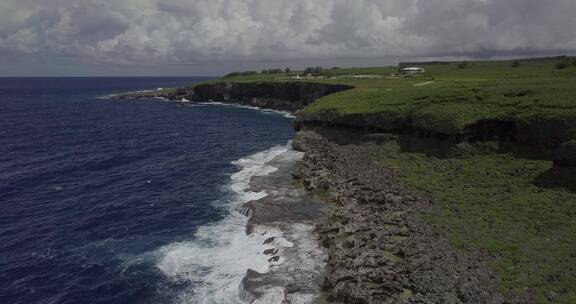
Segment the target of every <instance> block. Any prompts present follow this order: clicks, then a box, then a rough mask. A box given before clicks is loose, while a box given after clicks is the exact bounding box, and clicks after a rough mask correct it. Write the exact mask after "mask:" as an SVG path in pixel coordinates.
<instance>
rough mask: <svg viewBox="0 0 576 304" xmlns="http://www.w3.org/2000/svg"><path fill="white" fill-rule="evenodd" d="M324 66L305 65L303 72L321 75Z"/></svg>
mask: <svg viewBox="0 0 576 304" xmlns="http://www.w3.org/2000/svg"><path fill="white" fill-rule="evenodd" d="M323 70H324V68H322V67H321V66H317V67H307V68H306V70H305V71H304V74H312V75H321V74H322V71H323Z"/></svg>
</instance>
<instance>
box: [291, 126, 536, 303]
mask: <svg viewBox="0 0 576 304" xmlns="http://www.w3.org/2000/svg"><path fill="white" fill-rule="evenodd" d="M333 135H334V137H338V136H336V134H333ZM345 136H348V137H351V138H352V139H350V140H344V141H345V142H347V144H343V145H339V144H337V143H335V142H333V141H329V140H328V139H327V138H326V137H324V136H321V135H319V134H318V133H316V132H314V131H310V130H307V131H301V132H299V133H298V134H297V136H296V137H295V139H294V142H293V145H294V147H296V148H298V149H300V150H301V151H305V155H304V158H303V160H302V162H301V163H300V165H299V166H298V167H297V168H296V170H295V172H294V177H295V178H297V179H299V180H300V181H301V182H302V183H303V184H304V185H306V186H307V188H308V189H309V190H312V191H322V192H324V193H326V194H327V195H328V196H329V197H330V198H331V199H333V200H334V204H335V205H336V209H334V210H333V212H332V214H331V215H330V216H329V218H328V220H327V221H326V222H325V223H323V224H321V225H319V226H318V227H317V232H318V233H319V239H320V242H321V244H322V245H323V246H325V247H326V248H327V249H328V253H329V260H328V273H327V274H326V278H325V284H324V287H325V288H326V290H327V292H328V297H329V300H333V301H335V302H338V303H378V304H382V303H384V304H388V303H390V304H391V303H408V304H411V303H470V304H472V303H488V304H496V303H504V302H510V303H527V302H528V300H527V298H523V297H520V296H518V295H508V298H504V297H503V296H501V295H500V294H499V293H498V290H497V289H496V287H495V286H493V285H492V284H491V282H493V281H494V278H495V274H494V272H493V271H492V270H491V268H490V267H489V265H488V263H487V261H488V259H489V258H488V257H487V256H485V255H483V254H482V253H481V252H477V251H461V250H455V249H453V248H452V247H451V246H450V243H449V241H448V240H447V238H446V237H444V236H443V234H441V233H439V232H438V231H437V230H435V229H433V228H432V227H431V226H429V225H427V224H426V223H424V222H422V221H421V220H420V217H419V214H420V212H421V211H425V210H428V209H427V208H430V207H432V202H431V200H429V199H427V198H425V197H422V196H421V195H417V194H415V193H412V192H410V191H408V190H407V189H404V188H403V187H402V186H401V185H399V184H398V182H397V180H398V174H399V172H398V171H397V170H392V169H388V168H385V167H384V166H382V165H380V164H378V163H376V162H374V161H372V160H371V159H370V157H367V156H368V155H374V154H375V153H378V152H379V148H378V145H376V144H373V143H372V144H367V143H362V144H360V143H358V142H357V141H356V142H355V141H354V139H353V137H354V136H353V135H351V134H346V135H343V136H342V137H345ZM382 137H384V136H382ZM370 139H371V141H372V142H378V141H376V140H372V138H370ZM385 139H386V140H388V139H389V138H387V137H386V138H385ZM350 143H352V144H350Z"/></svg>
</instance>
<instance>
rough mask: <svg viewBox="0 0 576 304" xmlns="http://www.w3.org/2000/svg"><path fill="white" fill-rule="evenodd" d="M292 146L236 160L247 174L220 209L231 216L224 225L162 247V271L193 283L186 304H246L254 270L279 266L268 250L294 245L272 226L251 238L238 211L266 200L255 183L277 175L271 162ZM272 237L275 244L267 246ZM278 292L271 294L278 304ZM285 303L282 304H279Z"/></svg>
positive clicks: (234, 182) (234, 181) (235, 178)
mask: <svg viewBox="0 0 576 304" xmlns="http://www.w3.org/2000/svg"><path fill="white" fill-rule="evenodd" d="M289 151H290V149H289V146H288V145H287V146H284V147H275V148H272V149H270V150H267V151H264V152H260V153H256V154H254V155H252V156H250V157H247V158H243V159H240V160H238V161H235V162H234V164H235V165H237V166H239V167H240V168H241V170H240V171H239V172H237V173H235V174H234V175H232V177H231V183H230V185H229V187H230V189H231V190H232V193H233V195H232V198H230V199H228V200H225V201H221V202H219V203H218V204H220V207H222V208H225V209H227V211H228V212H229V214H228V216H226V217H225V218H224V219H223V220H221V221H220V222H217V223H214V224H212V225H208V226H205V227H201V228H200V229H199V230H198V231H197V233H196V235H195V238H194V240H193V241H189V242H181V243H174V244H171V245H168V246H166V247H163V248H161V249H160V250H159V251H158V252H157V254H158V255H159V262H158V265H157V266H158V268H159V269H160V270H161V271H162V272H163V273H164V274H165V275H166V276H167V277H168V278H169V279H171V280H175V281H184V282H187V283H190V285H191V290H190V292H185V293H183V294H181V296H180V299H179V302H180V303H243V302H242V299H241V290H240V287H241V282H242V279H243V278H244V276H245V275H246V273H247V270H248V269H252V270H254V271H256V272H259V273H266V272H268V271H269V270H270V268H271V267H273V266H274V265H278V264H281V263H282V262H283V260H282V259H280V260H279V261H277V262H275V263H271V262H269V258H270V256H267V255H264V254H263V251H264V250H266V249H271V248H277V249H278V248H280V250H281V249H282V248H283V247H291V246H294V244H293V243H291V242H289V241H287V240H285V239H284V238H283V237H282V231H280V230H278V229H275V228H272V227H262V226H259V227H256V230H255V231H254V233H252V234H251V235H247V234H246V230H245V229H246V224H247V222H248V217H247V216H246V215H244V214H242V213H240V212H237V211H236V210H237V209H238V207H239V206H240V205H242V204H244V203H246V202H248V201H251V200H255V199H260V198H262V197H265V196H266V193H265V192H250V191H247V189H248V187H249V186H250V179H251V178H252V177H254V176H265V175H268V174H270V173H272V172H274V171H276V170H277V168H275V167H272V166H270V165H268V164H267V163H268V162H270V161H271V160H273V159H274V158H276V157H278V156H279V155H281V154H283V153H290V152H289ZM270 237H275V240H274V242H272V243H270V244H266V245H265V244H264V241H265V240H266V239H268V238H270ZM277 291H278V290H277V289H275V290H274V293H271V294H269V295H268V294H267V295H266V297H269V299H268V300H270V301H272V302H266V303H271V304H272V303H275V302H274V301H275V300H274V299H279V298H278V292H277ZM277 303H280V302H277Z"/></svg>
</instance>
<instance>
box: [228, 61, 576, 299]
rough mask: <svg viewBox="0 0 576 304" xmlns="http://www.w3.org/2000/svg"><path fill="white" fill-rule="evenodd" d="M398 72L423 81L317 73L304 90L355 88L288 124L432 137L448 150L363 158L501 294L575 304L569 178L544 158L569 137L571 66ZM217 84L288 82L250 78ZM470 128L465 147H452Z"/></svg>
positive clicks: (573, 133)
mask: <svg viewBox="0 0 576 304" xmlns="http://www.w3.org/2000/svg"><path fill="white" fill-rule="evenodd" d="M408 65H409V66H412V65H414V66H418V67H422V68H425V69H426V72H425V73H422V74H416V75H411V76H401V75H398V68H397V67H383V68H362V69H331V70H324V71H322V72H320V73H318V74H317V75H315V76H312V77H310V79H306V80H304V81H310V82H320V83H338V84H346V85H351V86H354V89H352V90H347V91H343V92H339V93H336V94H331V95H328V96H325V97H323V98H321V99H320V100H318V101H317V102H315V103H313V104H311V105H309V106H308V107H306V108H305V109H303V110H302V111H301V113H300V117H299V119H300V120H301V121H302V122H303V123H304V124H305V123H307V122H308V123H313V122H315V123H325V124H328V125H330V124H335V125H344V126H350V127H358V128H362V127H368V128H370V129H377V130H381V131H387V132H388V131H392V132H395V131H399V132H400V133H402V132H403V131H405V130H406V129H411V130H416V131H418V132H416V133H419V134H420V135H423V134H424V135H428V136H430V135H431V134H439V135H443V136H441V137H443V138H444V139H447V140H449V141H452V142H453V143H452V144H448V146H451V148H450V147H449V148H447V149H442V148H440V147H439V146H434V144H430V145H426V144H406V143H403V142H402V140H399V141H398V142H396V141H392V142H388V143H387V144H384V145H383V147H382V153H380V154H378V155H375V156H374V157H375V158H376V159H378V160H379V162H380V163H381V164H382V165H383V166H386V167H393V168H397V169H399V170H400V172H401V173H402V178H401V182H402V183H404V184H405V185H407V186H409V187H411V188H413V189H416V190H418V191H420V192H422V193H425V194H427V195H429V196H431V197H432V198H433V199H434V200H435V202H436V203H437V204H438V207H439V208H437V209H436V210H435V211H433V212H430V213H427V214H425V215H424V217H425V218H426V221H427V222H429V223H431V224H433V225H436V226H437V227H439V228H440V229H442V230H444V231H446V232H447V234H448V235H449V238H450V240H451V242H452V244H453V245H454V246H455V247H456V248H476V249H480V250H483V251H485V252H487V253H489V254H490V256H492V257H493V260H492V261H491V265H492V266H493V268H494V269H495V270H496V271H497V273H498V275H499V278H498V281H499V286H500V288H501V289H502V290H503V291H507V290H508V291H509V290H513V291H515V292H518V293H525V292H527V293H530V294H532V295H533V298H534V300H535V301H536V302H537V303H567V304H568V303H576V192H574V190H575V187H574V185H575V182H574V180H576V170H572V169H570V168H564V169H554V168H553V164H552V161H551V157H550V152H551V150H549V149H548V148H554V147H556V146H558V145H559V144H561V143H562V142H564V141H567V140H569V139H574V138H576V59H575V58H569V57H557V58H544V59H531V60H511V61H475V62H467V63H464V64H463V63H462V62H435V63H427V64H426V63H424V64H417V63H414V64H408ZM227 81H248V82H261V81H295V80H293V79H292V78H291V77H287V76H286V75H285V74H252V75H248V76H241V77H230V78H229V79H227ZM298 81H302V80H298ZM483 122H484V124H483ZM487 122H488V123H487ZM474 130H476V131H475V132H476V136H475V137H474V136H472V137H468V138H467V137H466V136H460V137H459V135H462V134H466V133H467V132H471V131H474ZM482 132H484V133H482ZM413 133H414V132H412V135H413ZM487 133H491V134H487ZM412 135H411V136H412ZM483 135H485V136H484V137H485V138H483ZM454 138H457V140H456V141H454V140H453V139H454ZM470 140H472V142H468V141H470ZM476 140H478V141H476ZM483 140H487V141H483ZM462 142H464V143H462ZM458 143H460V144H458ZM520 143H527V144H530V145H532V146H531V147H528V146H523V145H522V144H520ZM457 144H458V145H457ZM555 179H562V182H558V183H556V182H555V181H554V180H555Z"/></svg>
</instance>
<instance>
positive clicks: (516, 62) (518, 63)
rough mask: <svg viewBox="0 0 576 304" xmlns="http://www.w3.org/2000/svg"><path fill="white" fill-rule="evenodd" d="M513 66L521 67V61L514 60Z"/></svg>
mask: <svg viewBox="0 0 576 304" xmlns="http://www.w3.org/2000/svg"><path fill="white" fill-rule="evenodd" d="M512 67H513V68H519V67H520V61H518V60H516V61H514V62H512Z"/></svg>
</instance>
